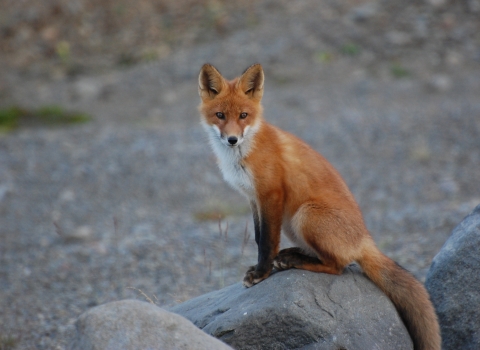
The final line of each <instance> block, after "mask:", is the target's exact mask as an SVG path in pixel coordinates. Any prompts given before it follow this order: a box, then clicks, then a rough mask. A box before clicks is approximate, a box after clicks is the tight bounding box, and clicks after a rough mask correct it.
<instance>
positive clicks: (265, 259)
mask: <svg viewBox="0 0 480 350" xmlns="http://www.w3.org/2000/svg"><path fill="white" fill-rule="evenodd" d="M275 199H277V200H275ZM266 202H267V203H265V202H264V203H265V204H263V203H262V206H260V207H259V206H258V205H257V203H256V202H254V201H252V203H251V207H252V212H253V223H254V226H255V242H256V243H257V247H258V263H257V265H255V266H251V267H250V268H249V269H248V270H247V272H246V273H245V277H244V278H243V285H244V286H245V287H251V286H253V285H254V284H257V283H258V282H260V281H263V280H264V279H265V278H267V277H268V276H269V275H270V273H271V272H272V267H273V259H274V258H275V257H276V256H277V254H278V250H279V245H280V230H281V222H282V217H281V213H282V211H281V205H280V203H281V202H280V201H279V200H278V198H275V197H270V198H269V200H267V201H266ZM269 202H270V205H268V204H269ZM272 202H273V203H272Z"/></svg>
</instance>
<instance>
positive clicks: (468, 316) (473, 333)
mask: <svg viewBox="0 0 480 350" xmlns="http://www.w3.org/2000/svg"><path fill="white" fill-rule="evenodd" d="M479 251H480V205H478V206H477V207H476V208H475V209H474V210H473V212H472V213H471V214H470V215H468V216H467V217H466V218H465V219H463V221H462V222H461V223H460V224H459V225H458V226H457V227H456V228H455V229H454V230H453V232H452V235H451V236H450V238H449V239H448V240H447V241H446V242H445V244H444V245H443V247H442V249H441V250H440V252H439V253H438V254H437V255H436V256H435V258H434V259H433V262H432V266H431V267H430V270H429V271H428V274H427V279H426V281H425V286H426V288H427V289H428V291H429V293H430V298H431V300H432V302H433V304H434V306H435V309H436V311H437V315H438V318H439V322H440V328H441V330H442V340H443V346H442V349H444V350H449V349H452V350H453V349H455V350H456V349H471V350H474V349H480V332H479V329H480V308H479V307H478V305H480V274H479V273H478V272H479V271H480V255H479Z"/></svg>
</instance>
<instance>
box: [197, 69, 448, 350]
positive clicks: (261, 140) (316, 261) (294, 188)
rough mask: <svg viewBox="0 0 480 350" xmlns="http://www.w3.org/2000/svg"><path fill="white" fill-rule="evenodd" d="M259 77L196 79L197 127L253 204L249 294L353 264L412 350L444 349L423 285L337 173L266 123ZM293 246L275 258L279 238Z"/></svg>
mask: <svg viewBox="0 0 480 350" xmlns="http://www.w3.org/2000/svg"><path fill="white" fill-rule="evenodd" d="M263 81H264V74H263V70H262V67H261V66H260V65H258V64H257V65H253V66H251V67H250V68H248V69H247V70H246V71H245V72H244V73H243V75H242V76H241V77H239V78H236V79H234V80H231V81H227V80H225V79H224V78H223V77H222V75H221V74H220V73H219V72H218V71H217V70H216V69H215V68H214V67H213V66H211V65H208V64H206V65H204V66H203V67H202V70H201V72H200V76H199V94H200V96H201V99H202V103H201V105H200V108H199V109H200V112H201V115H202V124H203V126H204V127H205V129H206V130H207V132H208V133H209V135H210V143H211V145H212V148H213V150H214V152H215V153H216V155H217V158H218V163H219V167H220V169H221V171H222V173H223V175H224V177H225V179H226V180H227V182H228V183H230V184H231V185H232V186H233V187H235V188H236V189H237V190H239V191H240V192H241V193H243V194H244V195H246V196H247V198H248V199H249V200H250V203H251V207H252V211H253V217H254V224H255V241H256V242H257V245H258V263H257V265H255V266H252V267H251V268H250V269H249V270H248V271H247V272H246V274H245V278H244V285H245V286H247V287H250V286H252V285H254V284H256V283H258V282H260V281H262V280H263V279H265V278H267V277H268V276H269V275H270V272H271V270H272V267H273V266H275V267H276V268H278V269H286V268H301V269H305V270H310V271H315V272H324V273H330V274H341V273H342V271H343V269H344V268H345V267H346V266H347V265H348V264H349V263H351V262H352V261H357V262H358V263H359V264H360V265H361V266H362V269H363V270H364V271H365V273H366V275H367V276H368V277H369V278H370V279H371V280H372V281H373V282H374V283H375V284H376V285H377V286H378V287H379V288H381V289H382V290H383V291H384V292H385V293H386V294H387V295H388V297H389V298H390V299H391V300H392V302H393V303H394V305H395V307H396V308H397V310H398V312H399V314H400V316H401V317H402V319H403V321H404V322H405V324H406V326H407V328H408V330H409V332H410V335H411V337H412V339H413V342H414V345H415V349H425V350H426V349H428V350H435V349H440V347H441V338H440V331H439V326H438V321H437V318H436V315H435V310H434V308H433V306H432V304H431V302H430V300H429V296H428V293H427V291H426V290H425V288H424V287H423V285H422V284H421V283H420V282H418V281H417V280H416V279H415V278H414V277H413V276H412V275H410V274H409V273H408V272H407V271H405V270H403V269H402V268H401V267H399V266H398V265H396V264H395V262H393V261H392V260H390V259H389V258H388V257H386V256H385V255H383V254H382V253H381V252H380V251H379V250H378V248H377V247H376V246H375V244H374V242H373V239H372V238H371V236H370V234H369V232H368V230H367V229H366V227H365V224H364V221H363V217H362V214H361V212H360V209H359V207H358V205H357V203H356V201H355V199H354V197H353V195H352V194H351V192H350V191H349V189H348V187H347V185H346V184H345V182H344V181H343V179H342V177H341V176H340V174H339V173H338V172H337V171H336V170H335V169H334V167H333V166H332V165H331V164H330V163H329V162H328V161H327V160H326V159H325V158H324V157H323V156H322V155H320V154H319V153H317V152H316V151H314V150H313V149H312V148H310V147H309V146H308V145H307V144H306V143H304V142H303V141H302V140H300V139H298V138H297V137H295V136H293V135H292V134H290V133H287V132H285V131H282V130H280V129H278V128H276V127H275V126H273V125H271V124H268V123H267V122H266V121H265V120H264V119H263V109H262V106H261V98H262V95H263ZM282 228H283V231H284V233H285V234H286V235H287V236H288V237H289V238H290V239H291V240H292V241H293V242H294V243H296V244H297V245H298V247H299V248H290V249H285V250H282V251H279V244H280V232H281V230H282Z"/></svg>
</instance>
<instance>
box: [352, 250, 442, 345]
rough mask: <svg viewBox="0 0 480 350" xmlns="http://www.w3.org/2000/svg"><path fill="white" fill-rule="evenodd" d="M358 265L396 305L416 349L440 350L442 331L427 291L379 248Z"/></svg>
mask: <svg viewBox="0 0 480 350" xmlns="http://www.w3.org/2000/svg"><path fill="white" fill-rule="evenodd" d="M358 263H359V264H360V266H361V267H362V269H363V271H364V272H365V274H366V275H367V276H368V277H369V278H370V279H371V280H372V281H373V283H375V284H376V285H377V286H378V287H379V288H380V289H381V290H382V291H383V292H384V293H385V294H386V295H387V296H388V297H389V298H390V300H391V301H392V302H393V304H394V305H395V307H396V309H397V311H398V313H399V315H400V317H401V318H402V320H403V323H404V324H405V326H406V327H407V329H408V332H409V333H410V337H411V338H412V340H413V344H414V349H415V350H440V349H441V343H442V340H441V337H440V327H439V325H438V320H437V315H436V313H435V309H434V308H433V305H432V303H431V302H430V298H429V295H428V292H427V290H426V289H425V287H424V286H423V285H422V284H421V283H420V282H419V281H418V280H417V279H415V277H413V275H411V274H410V273H409V272H408V271H407V270H405V269H404V268H402V267H401V266H400V265H398V264H397V263H396V262H394V261H393V260H391V259H390V258H388V257H387V256H385V255H383V254H382V252H380V250H378V248H377V247H376V246H375V245H370V246H368V247H367V248H365V249H364V252H363V257H362V258H361V259H358Z"/></svg>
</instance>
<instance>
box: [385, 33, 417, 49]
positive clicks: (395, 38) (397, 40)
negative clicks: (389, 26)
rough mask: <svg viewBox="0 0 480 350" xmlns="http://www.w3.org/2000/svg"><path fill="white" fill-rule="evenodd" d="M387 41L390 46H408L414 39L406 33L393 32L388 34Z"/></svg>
mask: <svg viewBox="0 0 480 350" xmlns="http://www.w3.org/2000/svg"><path fill="white" fill-rule="evenodd" d="M386 39H387V40H388V42H390V44H392V45H396V46H403V45H408V44H410V43H411V42H412V37H411V36H410V35H409V34H408V33H405V32H400V31H397V30H392V31H390V32H388V33H387V34H386Z"/></svg>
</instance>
